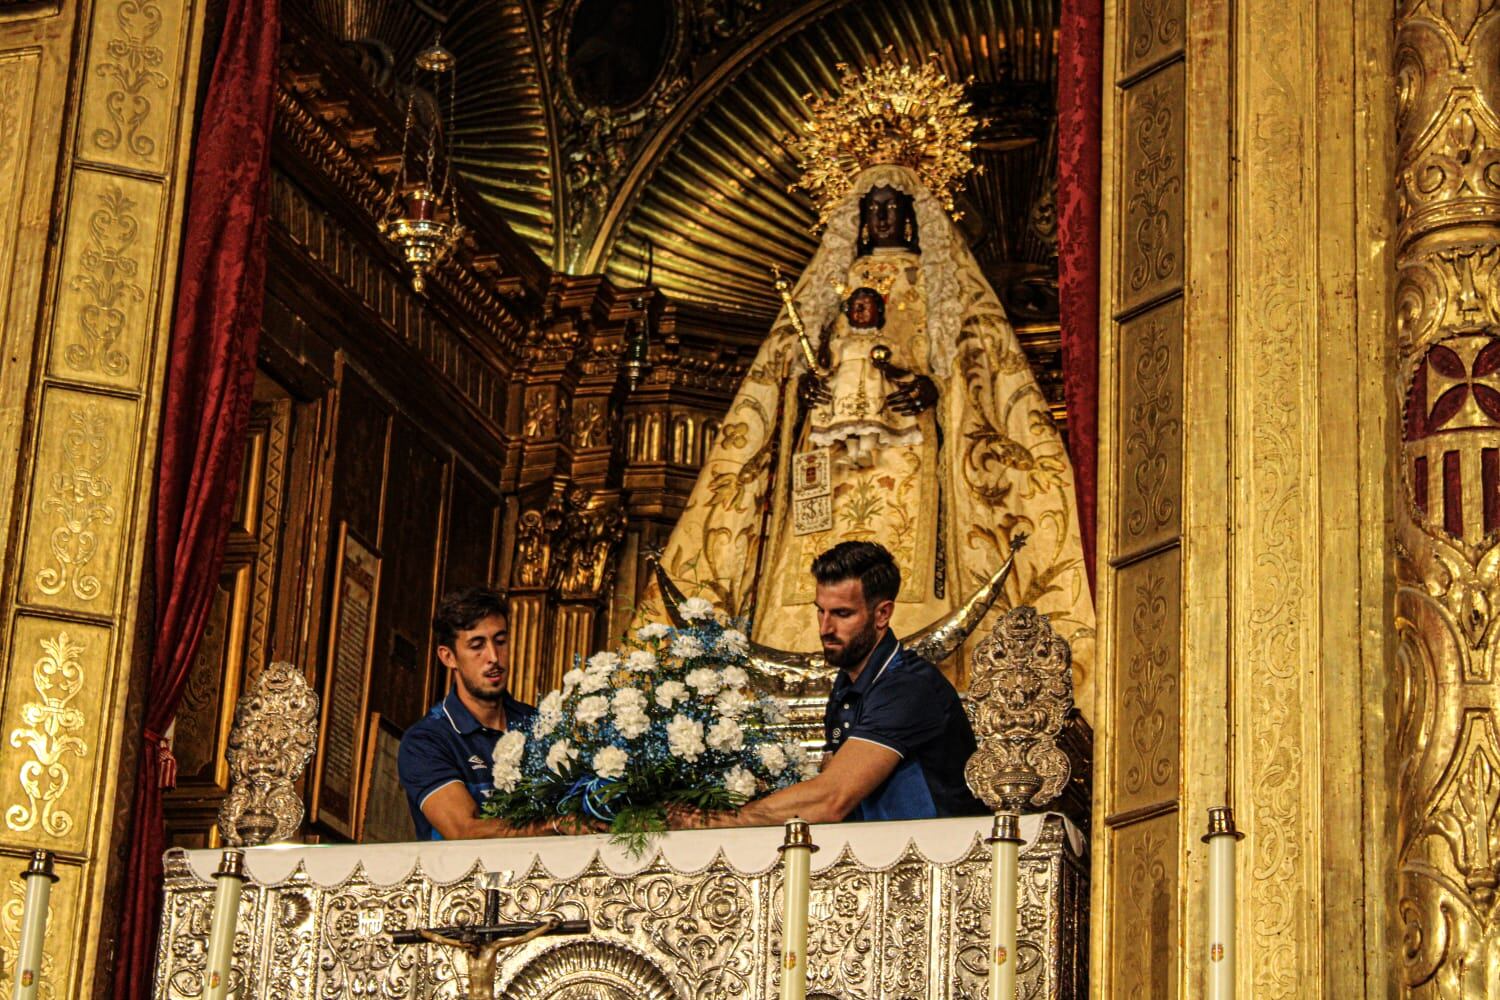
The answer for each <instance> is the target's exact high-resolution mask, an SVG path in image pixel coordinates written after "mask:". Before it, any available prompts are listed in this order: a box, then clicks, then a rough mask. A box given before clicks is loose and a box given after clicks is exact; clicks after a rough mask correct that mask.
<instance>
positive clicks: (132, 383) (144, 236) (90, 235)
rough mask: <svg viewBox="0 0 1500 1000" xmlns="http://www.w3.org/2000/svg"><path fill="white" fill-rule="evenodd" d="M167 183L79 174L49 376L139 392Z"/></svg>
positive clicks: (75, 181) (152, 308)
mask: <svg viewBox="0 0 1500 1000" xmlns="http://www.w3.org/2000/svg"><path fill="white" fill-rule="evenodd" d="M161 199H162V190H161V185H159V184H156V183H154V182H151V181H143V180H137V179H135V178H132V177H121V176H118V175H114V174H108V173H102V172H100V171H95V170H79V171H77V172H76V173H75V174H74V175H73V196H72V205H71V210H72V211H73V212H75V213H78V214H77V215H75V216H74V217H73V218H70V219H68V221H67V229H66V233H67V235H66V237H65V242H64V245H63V260H64V261H65V262H66V263H65V264H64V267H63V272H62V283H61V287H60V288H59V291H58V299H57V309H58V314H59V316H60V317H61V318H62V322H61V323H59V324H58V327H57V329H56V332H55V334H54V336H53V338H52V350H51V355H52V356H51V361H50V363H49V369H48V370H49V372H50V374H51V375H52V376H53V377H55V378H65V379H73V380H77V381H81V382H89V383H93V384H98V385H113V386H119V387H120V388H123V389H131V390H136V391H138V390H139V389H140V388H141V380H142V378H143V377H144V376H143V373H142V370H141V361H142V358H143V357H144V355H145V350H146V340H147V336H146V334H147V331H148V330H149V329H150V325H151V319H152V316H153V314H154V312H155V305H156V296H155V294H154V289H155V288H156V277H157V275H156V268H157V259H158V257H159V256H160V254H159V252H158V251H159V250H160V242H161V208H162V203H161Z"/></svg>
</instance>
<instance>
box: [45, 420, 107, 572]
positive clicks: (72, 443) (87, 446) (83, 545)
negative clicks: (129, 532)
mask: <svg viewBox="0 0 1500 1000" xmlns="http://www.w3.org/2000/svg"><path fill="white" fill-rule="evenodd" d="M107 419H108V418H107V417H106V416H105V414H104V413H103V412H101V411H100V409H99V408H98V407H97V406H95V405H94V404H93V403H85V404H83V405H82V406H81V407H78V408H76V409H70V410H69V411H68V415H67V421H68V422H67V426H66V427H65V428H64V429H63V440H62V451H63V458H64V462H65V466H64V468H63V469H62V470H61V471H59V472H58V473H57V474H56V475H55V476H54V477H53V478H52V481H51V483H49V484H48V491H47V494H46V496H45V498H44V499H43V500H42V505H41V506H42V511H43V512H44V513H48V514H52V515H54V516H55V517H56V519H57V525H56V527H54V528H53V529H52V532H51V533H50V534H49V535H48V547H49V549H50V551H51V558H52V562H53V563H54V565H52V566H49V567H47V568H45V569H43V570H41V571H40V572H39V573H37V575H36V587H37V589H38V590H39V591H41V592H42V593H43V594H45V595H47V596H48V597H55V596H57V595H58V594H61V593H62V592H63V591H64V590H69V591H71V592H72V595H73V596H74V597H76V598H78V599H79V600H80V601H92V600H93V599H94V598H96V597H98V596H99V593H100V589H101V584H100V581H99V577H98V576H97V575H96V574H95V573H94V572H92V571H91V569H90V563H92V562H93V560H94V556H95V555H96V554H97V552H98V549H99V535H98V531H97V529H98V527H99V526H101V525H107V524H112V523H113V522H114V520H115V517H116V511H115V508H114V507H113V506H111V503H110V501H111V499H112V494H113V493H114V485H113V483H111V481H110V479H109V477H107V476H106V475H105V468H106V464H107V463H108V462H109V460H110V458H111V455H110V440H109V436H108V434H107Z"/></svg>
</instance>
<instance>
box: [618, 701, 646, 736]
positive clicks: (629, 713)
mask: <svg viewBox="0 0 1500 1000" xmlns="http://www.w3.org/2000/svg"><path fill="white" fill-rule="evenodd" d="M650 728H651V716H649V715H647V714H646V710H645V709H643V708H636V707H634V706H630V705H627V706H626V707H625V708H617V709H615V729H617V730H619V732H620V735H621V736H623V737H625V738H626V739H627V740H633V739H637V738H639V737H641V736H643V735H644V734H645V732H646V730H648V729H650Z"/></svg>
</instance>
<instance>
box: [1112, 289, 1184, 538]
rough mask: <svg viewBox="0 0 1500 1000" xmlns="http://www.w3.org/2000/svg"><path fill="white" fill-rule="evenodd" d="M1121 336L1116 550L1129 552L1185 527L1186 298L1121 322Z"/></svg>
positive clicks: (1116, 418)
mask: <svg viewBox="0 0 1500 1000" xmlns="http://www.w3.org/2000/svg"><path fill="white" fill-rule="evenodd" d="M1117 338H1118V343H1119V352H1120V361H1119V388H1118V390H1117V391H1116V396H1115V398H1116V400H1117V401H1118V404H1117V405H1118V407H1119V411H1118V413H1117V415H1116V417H1115V421H1116V423H1115V426H1116V428H1117V433H1118V434H1119V435H1120V452H1121V456H1120V458H1121V461H1120V465H1119V469H1118V471H1117V473H1116V475H1117V480H1116V486H1115V489H1116V491H1117V497H1118V499H1117V501H1116V508H1115V509H1116V511H1117V523H1116V525H1115V539H1116V541H1115V553H1116V556H1117V557H1125V556H1129V555H1133V554H1135V553H1138V552H1142V551H1145V550H1147V549H1151V548H1154V547H1156V546H1158V545H1161V544H1163V543H1165V542H1168V541H1170V540H1172V539H1174V538H1176V537H1177V536H1178V534H1179V533H1180V531H1181V525H1182V299H1180V298H1177V299H1173V300H1171V301H1170V302H1166V303H1164V304H1162V305H1160V306H1157V307H1156V308H1154V309H1152V310H1150V311H1149V312H1147V313H1144V314H1142V315H1140V316H1137V317H1135V318H1134V319H1131V320H1129V321H1128V322H1125V323H1122V324H1120V327H1119V331H1118V333H1117Z"/></svg>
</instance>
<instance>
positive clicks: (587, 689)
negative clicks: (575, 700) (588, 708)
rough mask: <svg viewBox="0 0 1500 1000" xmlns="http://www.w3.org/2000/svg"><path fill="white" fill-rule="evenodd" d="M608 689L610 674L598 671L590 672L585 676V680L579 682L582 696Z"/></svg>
mask: <svg viewBox="0 0 1500 1000" xmlns="http://www.w3.org/2000/svg"><path fill="white" fill-rule="evenodd" d="M607 687H609V674H606V673H601V672H599V671H597V670H590V671H588V672H587V673H585V674H584V675H583V680H581V681H579V682H578V691H579V693H580V694H592V693H593V692H595V691H600V690H603V689H604V688H607Z"/></svg>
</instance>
